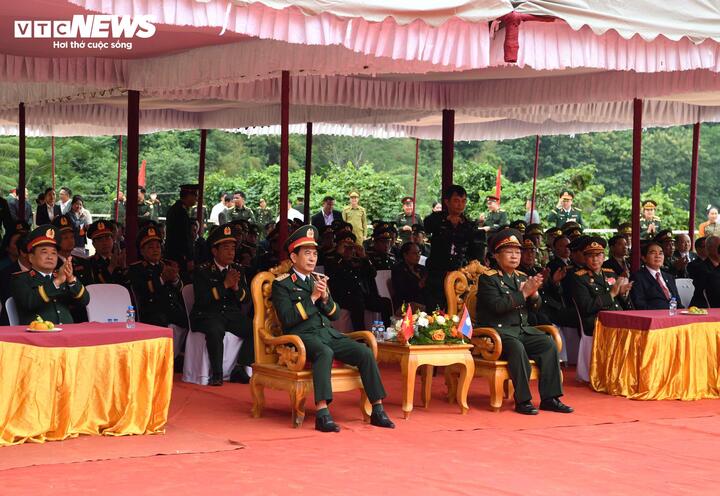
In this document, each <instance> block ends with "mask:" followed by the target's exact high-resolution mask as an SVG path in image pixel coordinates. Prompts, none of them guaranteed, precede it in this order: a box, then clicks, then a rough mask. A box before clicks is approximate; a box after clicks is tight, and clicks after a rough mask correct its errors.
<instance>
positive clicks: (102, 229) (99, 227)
mask: <svg viewBox="0 0 720 496" xmlns="http://www.w3.org/2000/svg"><path fill="white" fill-rule="evenodd" d="M98 229H100V230H101V231H104V230H105V223H104V222H98Z"/></svg>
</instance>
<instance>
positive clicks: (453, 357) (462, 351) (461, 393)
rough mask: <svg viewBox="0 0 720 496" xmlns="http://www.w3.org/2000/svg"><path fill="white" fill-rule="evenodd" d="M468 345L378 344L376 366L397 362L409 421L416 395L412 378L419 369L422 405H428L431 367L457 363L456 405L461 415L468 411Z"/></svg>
mask: <svg viewBox="0 0 720 496" xmlns="http://www.w3.org/2000/svg"><path fill="white" fill-rule="evenodd" d="M471 349H472V345H471V344H439V345H433V344H430V345H409V346H408V345H402V344H400V343H395V342H392V341H389V342H380V343H378V354H377V360H378V362H379V363H399V364H400V370H401V372H402V376H403V379H404V381H405V385H404V390H403V406H402V409H403V413H404V415H405V418H406V419H407V418H410V412H412V409H413V396H414V394H415V375H416V373H417V369H418V367H423V370H422V388H423V391H422V398H423V406H424V407H425V408H427V407H428V406H429V405H430V390H431V387H432V375H433V367H435V366H446V365H454V364H459V365H460V367H458V368H459V370H460V378H459V380H458V388H457V403H458V405H459V406H460V413H461V414H463V415H464V414H466V413H467V412H468V410H469V408H468V404H467V395H468V389H470V381H472V378H473V376H474V375H475V362H474V360H473V357H472V355H471V354H470V350H471Z"/></svg>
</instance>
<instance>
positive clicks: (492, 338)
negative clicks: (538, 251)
mask: <svg viewBox="0 0 720 496" xmlns="http://www.w3.org/2000/svg"><path fill="white" fill-rule="evenodd" d="M487 270H489V269H488V268H487V267H484V266H483V265H481V264H480V263H479V262H477V261H472V262H470V264H468V265H467V266H466V267H463V268H462V269H460V270H457V271H454V272H450V273H448V275H447V276H446V277H445V297H446V298H447V303H448V308H447V312H448V314H450V315H454V314H459V312H461V311H462V306H463V304H465V305H466V306H467V309H468V313H469V314H470V318H471V319H472V321H473V322H477V319H476V318H475V317H476V315H475V312H476V310H477V305H476V303H477V281H478V278H479V277H480V275H481V274H483V273H485V272H486V271H487ZM536 328H537V329H540V330H541V331H544V332H546V333H548V334H550V335H551V336H552V338H553V339H554V340H555V344H556V345H557V347H558V351H560V350H561V349H562V340H561V339H560V332H559V331H558V329H557V328H556V327H555V326H553V325H544V326H536ZM471 341H472V344H473V345H474V348H473V349H472V354H473V357H474V359H475V377H485V378H487V379H488V381H489V382H490V409H491V410H492V411H495V412H497V411H500V407H501V406H502V401H503V398H509V397H510V396H512V394H513V392H514V388H513V385H512V381H511V380H510V373H509V372H508V368H507V361H505V360H500V355H501V354H502V341H501V340H500V334H498V332H497V331H496V330H495V329H493V328H492V327H477V328H474V329H473V337H472V339H471ZM530 365H531V369H532V372H531V374H530V379H531V380H534V379H537V378H538V374H539V370H538V368H537V366H536V365H535V361H534V360H530ZM458 377H459V371H458V370H457V369H456V368H455V367H453V366H451V367H447V368H446V369H445V383H446V384H447V388H448V401H450V402H452V401H454V399H455V397H456V391H457V382H458Z"/></svg>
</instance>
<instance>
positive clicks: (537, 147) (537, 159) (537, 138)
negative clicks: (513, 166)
mask: <svg viewBox="0 0 720 496" xmlns="http://www.w3.org/2000/svg"><path fill="white" fill-rule="evenodd" d="M539 162H540V135H539V134H536V135H535V167H534V168H533V189H532V198H531V200H530V222H529V224H532V223H533V212H534V211H535V193H536V191H537V178H538V163H539Z"/></svg>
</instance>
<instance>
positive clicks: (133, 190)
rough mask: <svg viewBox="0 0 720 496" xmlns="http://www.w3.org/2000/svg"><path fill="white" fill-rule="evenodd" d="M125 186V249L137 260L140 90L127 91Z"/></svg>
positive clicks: (128, 257)
mask: <svg viewBox="0 0 720 496" xmlns="http://www.w3.org/2000/svg"><path fill="white" fill-rule="evenodd" d="M127 137H128V139H127V149H128V153H127V187H126V194H125V197H126V199H127V200H126V202H125V249H126V257H127V262H128V263H132V262H134V261H135V260H137V253H136V247H135V240H136V239H137V232H138V162H139V157H140V92H139V91H136V90H130V91H128V133H127Z"/></svg>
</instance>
